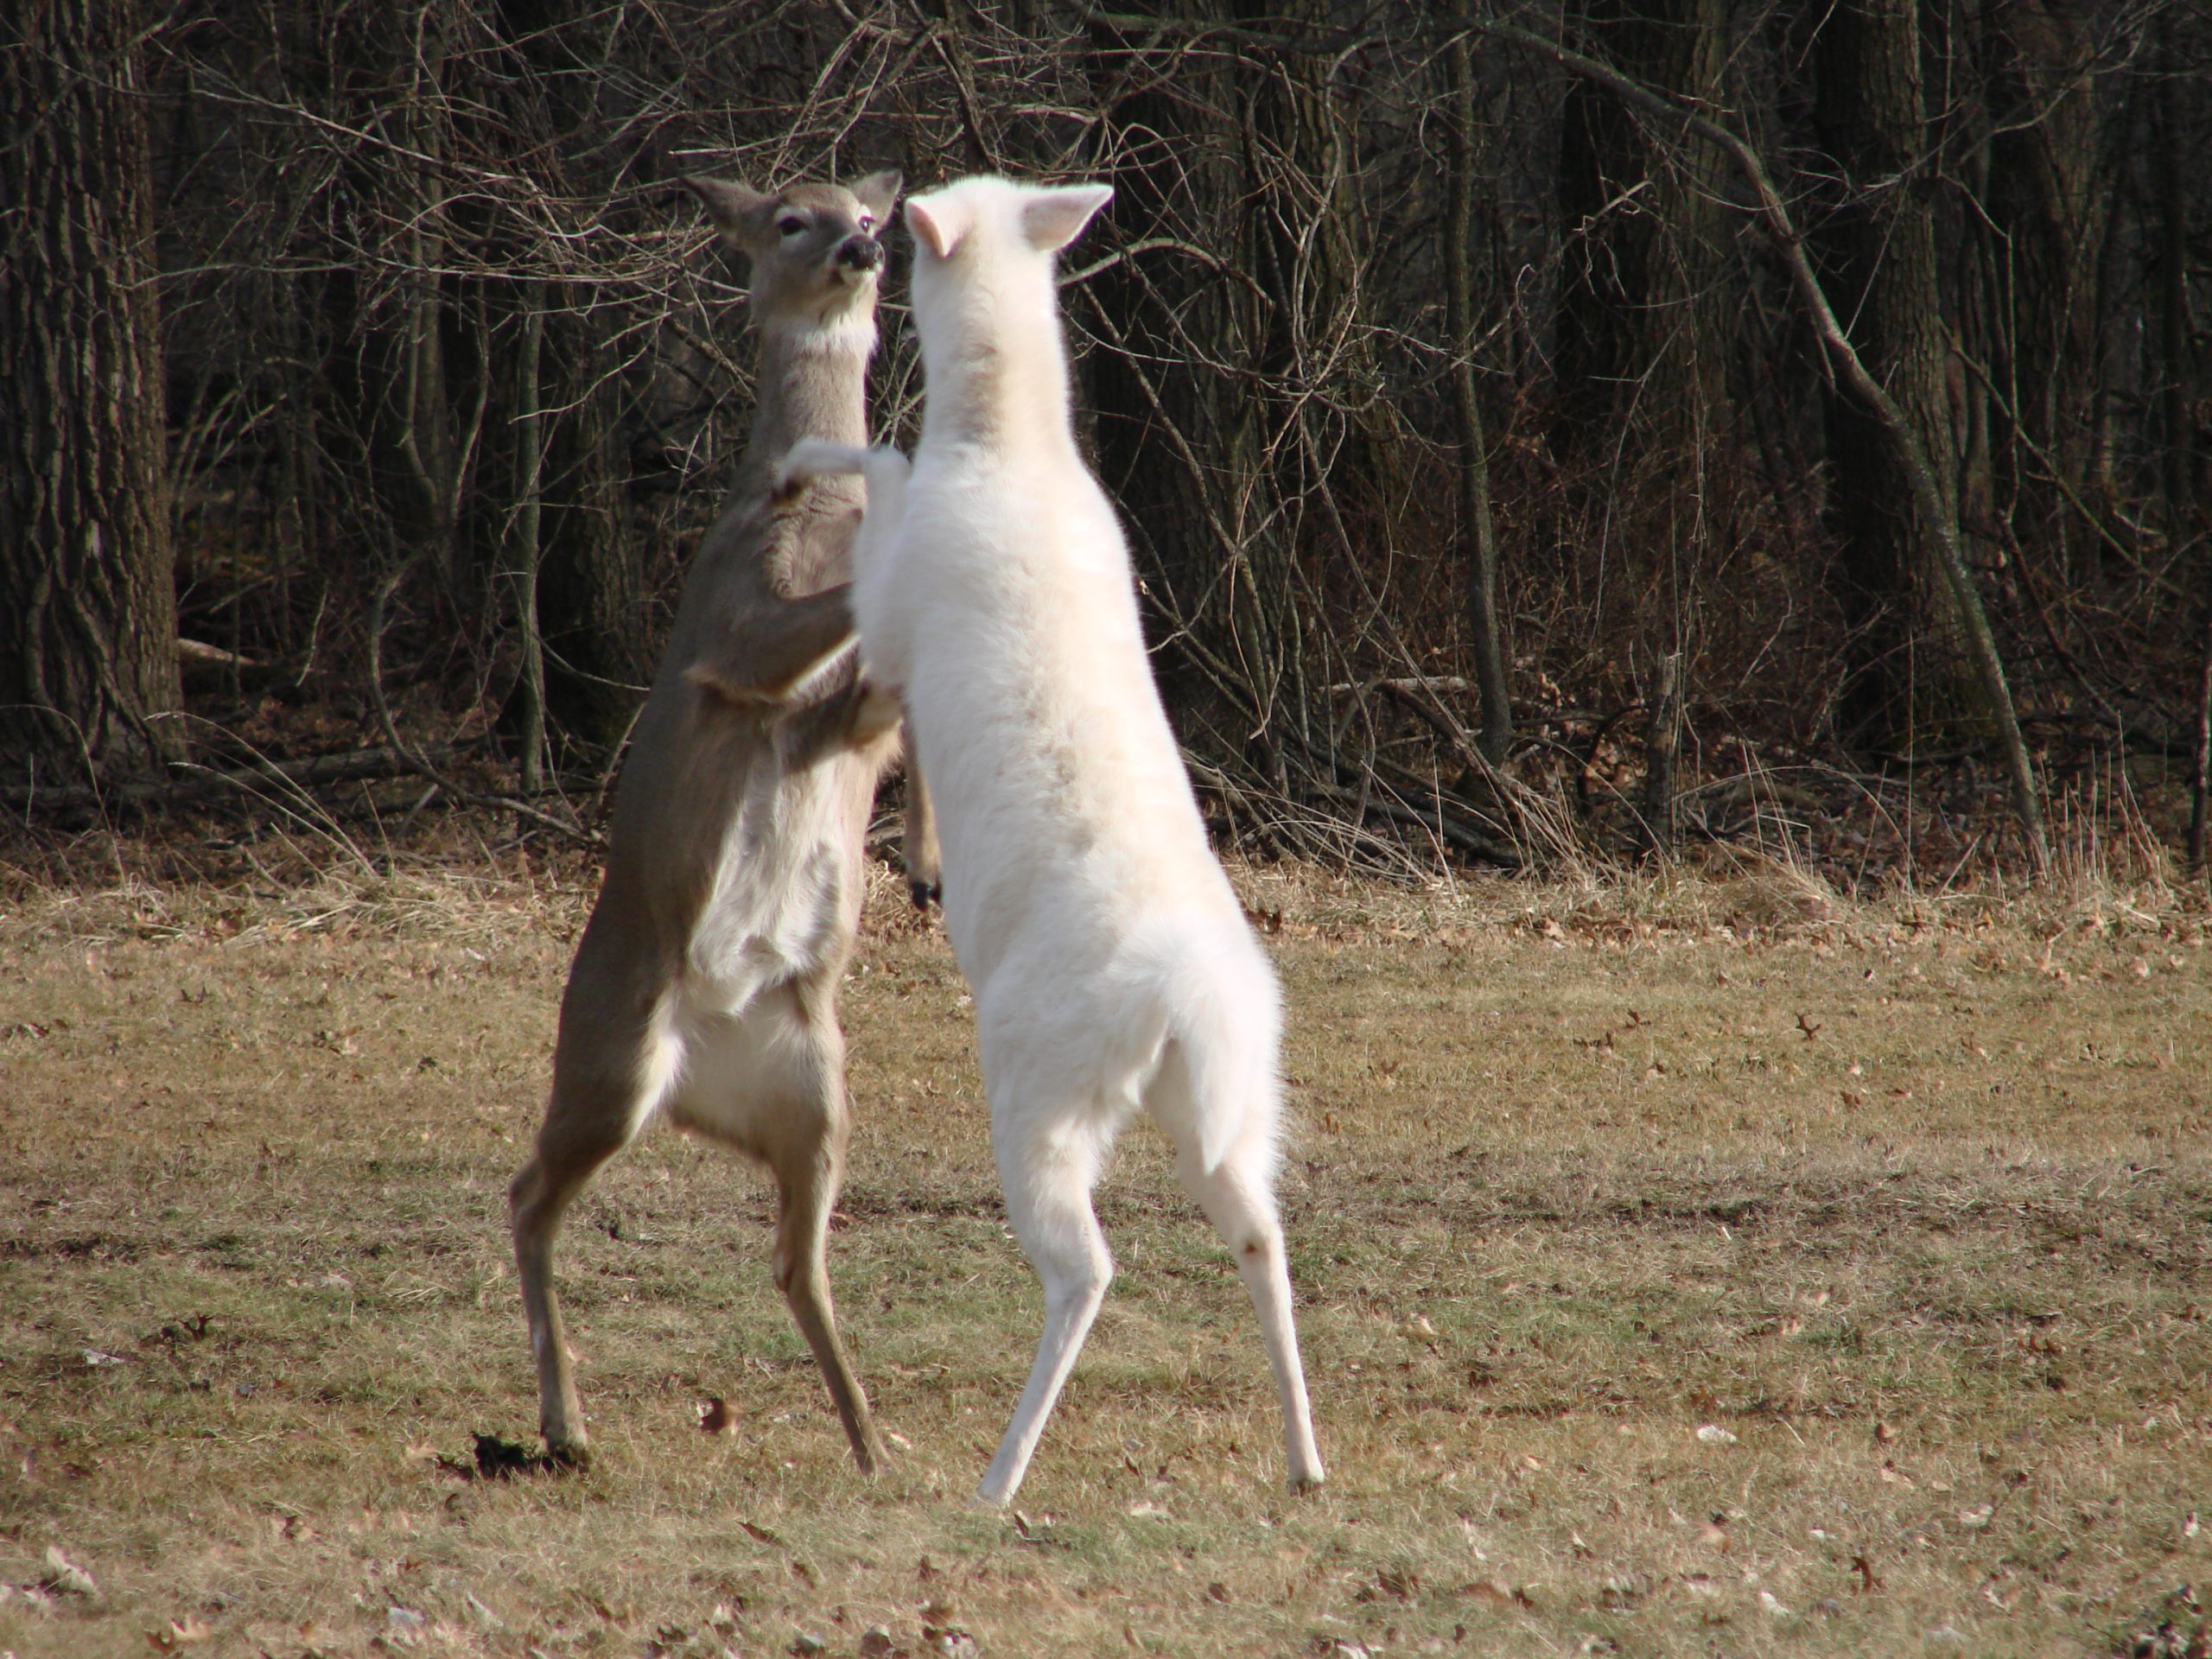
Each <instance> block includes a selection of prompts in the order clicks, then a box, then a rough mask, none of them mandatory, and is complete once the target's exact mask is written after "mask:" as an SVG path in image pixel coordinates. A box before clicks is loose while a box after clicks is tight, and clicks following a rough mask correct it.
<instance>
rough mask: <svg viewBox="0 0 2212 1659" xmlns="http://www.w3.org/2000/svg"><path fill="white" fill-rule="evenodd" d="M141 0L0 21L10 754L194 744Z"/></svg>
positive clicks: (35, 758)
mask: <svg viewBox="0 0 2212 1659" xmlns="http://www.w3.org/2000/svg"><path fill="white" fill-rule="evenodd" d="M140 29H141V18H140V15H139V10H138V8H137V5H136V4H135V3H131V0H54V3H52V4H49V5H41V6H35V7H30V8H23V9H18V10H16V11H15V12H14V13H13V14H12V21H11V22H10V23H9V24H8V25H7V26H6V31H5V34H4V35H0V202H4V203H5V204H7V206H6V208H5V210H4V219H0V223H3V224H4V226H5V228H4V232H3V233H0V446H4V448H5V450H6V454H7V465H6V467H5V479H4V480H0V615H5V616H7V617H8V618H10V623H9V625H8V627H9V632H10V636H11V638H10V639H9V642H8V647H7V649H6V650H5V651H4V652H0V662H4V663H6V664H8V667H7V669H6V671H4V675H0V764H5V765H7V766H10V767H14V766H19V765H32V764H35V765H36V766H39V768H40V769H41V771H43V772H47V773H48V774H49V775H50V774H51V773H53V772H57V771H58V772H63V773H70V774H80V773H81V770H82V768H83V766H85V765H86V764H87V763H89V764H90V765H91V766H93V767H94V768H96V769H98V770H99V771H101V772H132V771H138V770H143V769H145V768H146V767H148V766H151V765H152V764H154V763H156V762H158V761H161V760H168V759H171V758H174V757H175V756H178V755H181V753H183V732H182V728H181V725H180V724H179V723H177V722H175V721H170V720H167V719H165V718H164V716H166V715H171V714H173V713H174V712H175V709H177V706H178V700H179V695H180V690H179V683H178V677H177V657H176V593H175V585H174V581H173V575H172V573H173V569H174V563H175V560H174V554H173V550H172V543H171V540H170V519H169V499H168V455H167V453H166V448H165V445H164V433H163V407H164V404H163V388H162V352H161V337H160V316H159V313H158V311H157V309H156V305H155V291H156V290H155V282H154V249H153V233H154V226H153V213H152V207H153V190H152V181H151V179H150V176H149V168H148V151H147V135H146V118H145V102H144V99H143V88H142V86H141V85H140V82H139V74H138V52H139V48H140V41H141V35H140Z"/></svg>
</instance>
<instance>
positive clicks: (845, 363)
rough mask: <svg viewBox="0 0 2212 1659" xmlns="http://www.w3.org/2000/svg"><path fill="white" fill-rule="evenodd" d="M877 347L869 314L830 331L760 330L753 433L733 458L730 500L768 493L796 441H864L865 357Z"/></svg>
mask: <svg viewBox="0 0 2212 1659" xmlns="http://www.w3.org/2000/svg"><path fill="white" fill-rule="evenodd" d="M874 348H875V321H874V316H873V315H863V316H861V317H860V318H858V319H847V320H845V321H841V322H839V323H836V324H832V325H831V326H830V327H827V328H796V327H778V326H775V325H770V326H769V327H767V328H766V329H765V330H764V331H763V332H762V334H761V337H760V378H759V380H758V382H757V388H758V390H757V393H756V398H757V401H756V403H755V404H754V407H753V435H752V436H751V437H750V438H749V439H748V440H747V442H746V446H745V453H744V454H743V455H742V456H741V457H740V458H739V460H738V463H737V477H736V480H734V484H733V486H732V493H731V499H732V500H739V499H747V498H749V497H753V496H758V495H763V494H766V493H767V492H768V490H769V489H770V487H771V486H772V485H773V484H774V482H775V477H776V469H777V467H779V466H780V465H781V464H782V463H783V459H784V456H785V454H786V452H788V451H789V450H790V448H791V446H792V445H793V444H794V443H797V442H798V441H799V440H800V439H801V438H827V439H828V440H829V442H832V443H852V444H865V443H866V442H868V404H867V396H868V354H869V353H870V352H872V351H873V350H874Z"/></svg>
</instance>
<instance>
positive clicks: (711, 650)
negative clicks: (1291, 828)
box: [508, 173, 936, 1471]
mask: <svg viewBox="0 0 2212 1659" xmlns="http://www.w3.org/2000/svg"><path fill="white" fill-rule="evenodd" d="M683 182H684V183H685V185H686V186H687V187H689V188H690V189H691V190H692V191H693V192H694V193H695V194H696V195H697V196H698V197H699V199H700V200H702V202H704V203H705V204H706V207H707V209H708V211H709V213H711V214H712V215H713V217H714V219H715V221H716V223H717V224H718V225H719V226H720V227H721V232H722V235H723V237H724V238H725V239H726V240H728V242H729V243H730V244H731V245H734V246H735V247H736V248H738V249H740V250H741V251H743V252H744V253H746V254H747V256H749V257H750V260H751V263H752V289H751V292H752V305H753V321H754V327H756V328H757V329H758V331H759V334H760V379H759V397H758V404H757V407H756V409H755V410H754V415H753V431H752V434H751V436H750V439H749V441H748V442H747V446H746V449H745V453H744V454H743V456H742V457H741V460H740V461H739V463H738V468H737V477H736V481H735V483H734V486H733V487H732V490H731V493H730V498H729V501H728V505H727V508H726V510H725V511H724V512H723V514H722V517H721V520H720V522H719V523H717V524H715V527H714V529H713V530H712V531H709V533H708V535H707V537H706V538H705V540H704V541H703V542H702V544H701V546H700V549H699V552H698V555H697V556H696V559H695V560H694V562H693V563H692V566H691V570H690V576H689V577H688V579H687V581H686V583H685V587H684V591H683V601H682V603H681V605H680V606H679V607H678V609H677V617H676V626H675V629H674V632H673V634H672V635H671V639H670V641H669V645H668V651H667V654H666V656H665V658H664V659H663V661H662V663H661V666H660V672H659V675H658V677H657V678H656V679H655V681H654V683H653V688H652V695H651V696H649V697H648V698H647V700H646V702H645V710H644V712H643V714H642V715H639V721H638V726H637V731H636V735H635V739H634V741H633V743H632V747H631V751H630V755H629V759H628V760H627V763H626V765H625V766H624V768H623V772H622V779H621V783H620V787H619V789H618V791H617V793H616V798H615V807H614V817H613V829H612V834H611V838H610V845H609V849H608V853H607V872H606V877H605V880H604V881H603V883H602V885H601V888H600V894H599V901H598V903H597V905H596V906H594V908H593V911H592V915H591V921H590V923H589V925H588V926H587V927H586V928H585V930H584V935H583V939H582V943H581V944H579V945H578V946H577V949H576V957H575V965H574V966H573V967H572V968H571V969H569V984H568V989H567V992H566V993H565V994H564V995H563V997H562V999H561V1026H560V1037H559V1040H558V1043H557V1045H556V1048H555V1051H554V1057H553V1092H552V1099H551V1102H550V1104H549V1106H548V1107H547V1109H546V1113H545V1122H544V1123H543V1127H542V1128H540V1129H539V1130H538V1135H537V1151H536V1153H535V1154H534V1155H533V1156H532V1157H531V1160H530V1162H529V1163H528V1164H527V1165H525V1166H524V1168H523V1170H522V1173H520V1174H518V1175H517V1176H516V1177H515V1180H514V1185H513V1186H512V1189H511V1191H510V1192H509V1194H508V1204H509V1208H510V1211H511V1212H512V1219H513V1224H514V1242H515V1260H516V1263H517V1266H518V1268H519V1269H520V1273H521V1279H522V1293H523V1306H524V1310H525V1312H526V1313H528V1315H529V1319H530V1336H531V1347H532V1349H533V1350H534V1351H535V1353H536V1356H537V1385H538V1401H539V1425H540V1427H542V1429H543V1432H544V1435H545V1443H546V1446H547V1449H548V1451H549V1452H550V1453H551V1455H552V1456H553V1457H554V1458H555V1459H557V1460H560V1461H563V1462H569V1463H582V1462H583V1461H585V1460H586V1459H587V1458H588V1453H587V1451H586V1435H585V1432H584V1421H583V1413H582V1408H581V1406H580V1405H579V1403H578V1402H577V1397H576V1385H575V1375H574V1372H573V1369H572V1365H571V1361H570V1357H569V1348H568V1342H567V1338H566V1336H565V1333H564V1332H563V1325H562V1320H561V1308H560V1302H559V1300H558V1299H557V1297H556V1294H555V1293H554V1287H553V1240H554V1236H555V1234H556V1231H557V1230H558V1229H559V1227H560V1224H561V1217H562V1214H563V1211H566V1210H567V1208H568V1207H569V1204H570V1203H571V1202H572V1201H573V1200H574V1199H575V1196H576V1194H577V1193H578V1192H580V1191H581V1190H582V1187H583V1185H584V1184H585V1183H586V1182H587V1181H588V1180H589V1179H591V1177H592V1174H593V1173H594V1172H595V1171H596V1170H597V1169H598V1168H599V1167H600V1166H601V1164H603V1163H605V1162H606V1161H607V1160H608V1159H609V1158H611V1157H612V1156H613V1154H615V1153H617V1152H619V1151H620V1150H621V1149H622V1148H623V1147H625V1146H626V1145H628V1144H629V1142H630V1141H632V1139H633V1138H634V1137H635V1136H636V1135H638V1133H639V1131H640V1130H641V1129H643V1128H645V1125H646V1124H647V1123H649V1122H652V1120H653V1119H654V1118H655V1117H657V1116H663V1115H665V1116H669V1117H671V1118H673V1119H674V1120H675V1121H676V1122H677V1123H679V1124H681V1125H682V1126H683V1127H684V1128H688V1129H691V1130H694V1131H696V1132H699V1133H702V1134H704V1135H709V1136H712V1137H713V1138H715V1139H716V1140H718V1141H722V1142H724V1143H726V1144H728V1145H729V1146H731V1147H735V1148H736V1149H737V1150H738V1151H740V1152H741V1153H744V1154H747V1155H749V1156H751V1157H753V1158H754V1159H757V1160H760V1162H761V1163H763V1164H765V1165H766V1166H767V1168H768V1170H769V1171H770V1173H772V1174H773V1175H774V1177H775V1180H776V1193H777V1224H776V1249H775V1274H776V1283H777V1285H778V1287H779V1288H780V1289H781V1290H782V1292H783V1294H784V1296H785V1300H787V1301H788V1302H789V1304H790V1306H791V1315H792V1317H793V1318H794V1319H796V1320H797V1321H798V1327H799V1330H800V1331H801V1332H803V1333H804V1335H805V1338H806V1341H807V1345H808V1346H809V1347H810V1348H811V1349H812V1350H813V1351H814V1357H815V1358H816V1360H817V1362H818V1363H820V1365H821V1367H822V1374H823V1380H824V1381H825V1382H826V1383H828V1384H829V1396H830V1399H831V1401H832V1402H834V1403H835V1404H836V1409H837V1415H838V1417H839V1418H840V1419H841V1420H842V1422H843V1424H844V1428H845V1433H846V1436H847V1438H848V1439H849V1440H851V1442H852V1447H853V1456H854V1457H855V1459H856V1460H857V1461H858V1462H859V1464H860V1466H861V1469H862V1470H863V1471H874V1469H876V1468H877V1467H878V1466H879V1465H880V1464H881V1463H882V1461H883V1459H884V1452H883V1444H882V1441H881V1440H880V1438H879V1437H878V1436H877V1433H876V1430H875V1425H874V1421H873V1420H872V1419H871V1417H870V1415H869V1413H868V1399H867V1396H866V1395H864V1394H863V1393H862V1392H861V1385H860V1383H859V1382H858V1381H857V1380H856V1379H855V1377H854V1376H853V1371H852V1367H851V1365H850V1364H849V1363H848V1362H847V1360H846V1357H845V1351H844V1348H843V1345H842V1343H840V1342H839V1340H838V1337H837V1327H836V1316H835V1314H834V1313H833V1312H832V1310H831V1306H830V1300H829V1276H828V1273H827V1270H826V1268H825V1266H824V1262H823V1253H824V1245H825V1243H826V1239H827V1235H828V1231H829V1214H830V1210H831V1207H832V1205H834V1203H835V1202H836V1193H837V1187H838V1183H839V1181H840V1179H841V1178H842V1173H843V1164H844V1153H845V1141H846V1135H847V1119H846V1102H845V1082H844V1076H845V1065H844V1039H843V1036H842V1033H841V1032H840V1030H839V1028H838V1024H837V1000H836V993H837V984H838V981H839V979H840V978H841V976H842V974H843V972H844V969H845V963H846V959H847V957H848V956H849V954H850V952H851V950H852V944H853V936H854V932H855V928H856V927H857V925H858V923H859V919H860V908H861V860H862V856H863V847H862V842H863V837H864V836H865V834H866V830H867V823H868V811H869V808H870V804H871V803H872V801H873V800H874V792H875V784H876V779H877V776H878V774H879V773H880V771H881V770H882V767H883V766H884V764H885V762H886V761H887V760H888V759H889V757H890V755H891V753H893V750H894V748H895V747H896V740H895V733H896V730H897V725H898V710H897V706H896V704H895V703H890V702H886V701H885V700H884V699H882V698H880V697H879V696H874V695H873V694H872V693H871V691H870V690H869V689H868V687H867V686H866V685H865V684H864V683H862V682H861V678H860V676H859V671H858V653H857V652H856V651H855V650H854V649H853V648H852V639H853V623H852V619H851V614H850V612H849V608H848V606H847V602H846V585H845V584H846V575H847V570H846V567H847V560H848V555H849V549H850V544H851V542H852V538H853V535H854V532H855V529H856V528H857V526H858V525H859V524H860V520H861V502H862V492H861V488H860V487H858V486H857V485H856V484H855V483H852V482H849V481H846V482H842V484H841V483H840V482H839V481H834V480H833V481H831V483H830V484H829V486H826V487H825V486H817V487H816V488H815V489H812V490H810V491H807V492H804V493H803V494H798V495H789V496H779V495H777V494H775V493H773V491H772V482H773V475H774V471H775V467H776V463H777V461H779V459H780V458H781V457H782V455H783V454H784V453H785V451H786V450H787V449H789V448H791V444H792V443H793V442H795V441H796V440H798V439H800V438H804V437H810V436H811V437H823V438H834V439H836V440H837V441H839V442H849V443H865V442H867V441H868V423H867V416H866V410H865V404H864V389H865V379H866V374H867V368H868V355H869V353H871V352H872V351H873V350H874V346H875V302H876V289H877V283H878V280H879V278H880V275H881V272H882V270H883V264H884V256H883V247H882V244H881V242H880V240H879V236H880V230H881V227H882V226H883V224H884V221H885V219H887V216H888V215H889V213H890V212H891V208H892V205H893V202H894V201H895V200H896V199H897V196H898V191H899V175H897V174H896V173H878V174H875V175H872V176H870V177H868V178H865V179H862V180H861V181H859V182H858V183H856V184H855V185H854V186H853V187H852V188H850V189H844V188H838V187H836V186H834V185H823V184H800V185H795V186H793V187H792V188H789V189H786V190H784V191H781V192H779V193H775V194H763V193H761V192H759V191H755V190H752V189H749V188H746V187H745V186H743V185H738V184H729V183H724V182H721V181H715V180H710V179H686V180H685V181H683ZM908 792H909V799H910V802H911V803H912V807H911V808H910V813H909V818H908V824H907V834H908V840H907V868H908V875H909V879H910V880H911V881H912V884H913V888H914V892H915V896H916V901H917V902H918V903H919V902H924V901H925V899H926V897H927V896H928V894H929V893H930V892H931V889H932V887H933V884H934V882H935V880H936V877H935V852H934V848H933V844H932V842H931V836H930V834H929V829H928V819H927V813H926V808H925V806H924V805H923V804H921V803H922V800H923V798H922V796H921V792H920V790H919V787H918V778H912V777H911V776H910V785H909V791H908Z"/></svg>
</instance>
